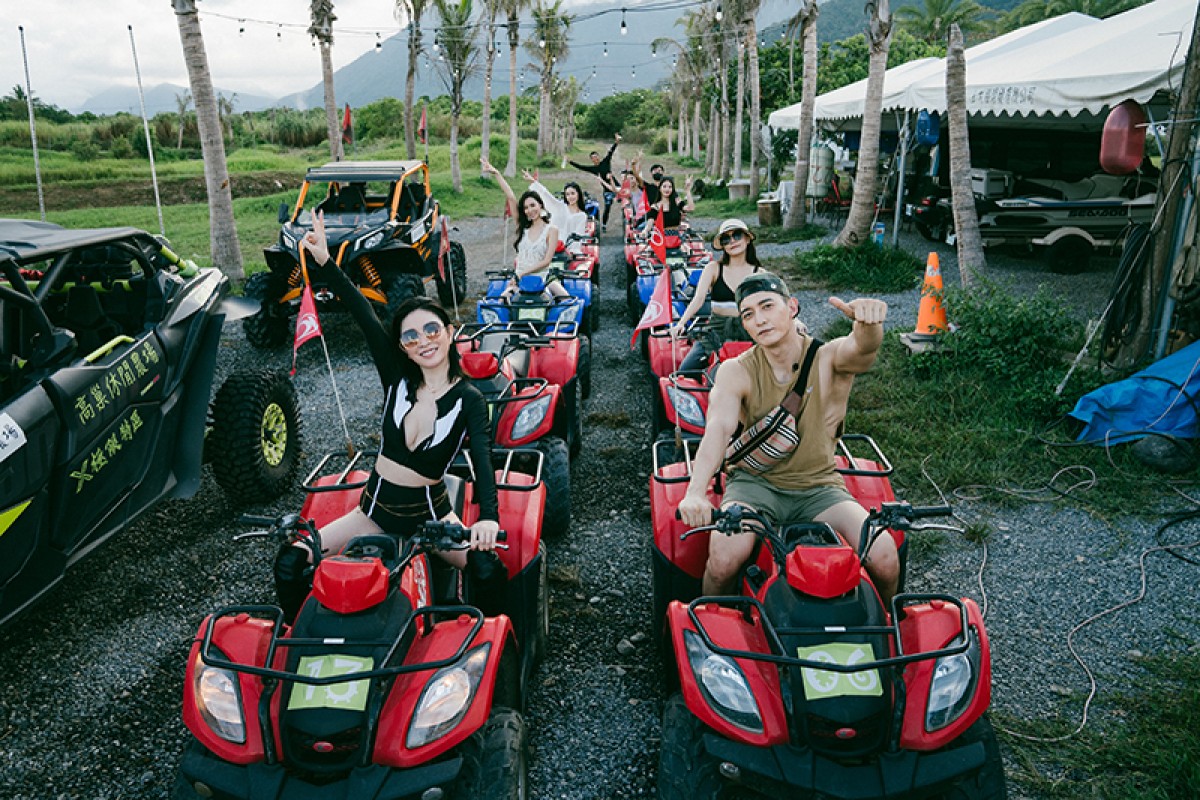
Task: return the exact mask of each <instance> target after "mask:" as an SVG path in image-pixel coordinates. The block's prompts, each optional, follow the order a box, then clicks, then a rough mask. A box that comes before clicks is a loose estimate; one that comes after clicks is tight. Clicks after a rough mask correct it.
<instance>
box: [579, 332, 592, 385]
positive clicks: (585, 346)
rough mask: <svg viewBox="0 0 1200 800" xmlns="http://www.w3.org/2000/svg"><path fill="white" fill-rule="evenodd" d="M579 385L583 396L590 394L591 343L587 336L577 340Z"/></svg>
mask: <svg viewBox="0 0 1200 800" xmlns="http://www.w3.org/2000/svg"><path fill="white" fill-rule="evenodd" d="M578 370H579V386H580V388H581V389H582V390H583V397H584V399H587V398H589V397H591V396H592V343H591V341H590V340H589V339H587V338H582V339H580V340H579V367H578Z"/></svg>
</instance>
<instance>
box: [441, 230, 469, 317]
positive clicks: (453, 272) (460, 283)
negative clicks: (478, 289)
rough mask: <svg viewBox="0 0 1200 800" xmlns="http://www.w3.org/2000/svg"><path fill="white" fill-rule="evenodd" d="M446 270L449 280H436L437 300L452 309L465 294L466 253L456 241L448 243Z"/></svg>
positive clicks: (461, 300) (460, 301) (459, 302)
mask: <svg viewBox="0 0 1200 800" xmlns="http://www.w3.org/2000/svg"><path fill="white" fill-rule="evenodd" d="M446 260H447V264H446V272H447V274H448V275H449V277H450V280H448V281H443V280H442V279H441V278H440V277H439V278H438V281H437V289H438V300H439V301H440V302H441V304H442V306H443V307H444V308H447V309H452V308H454V307H455V306H457V305H459V304H461V303H462V302H463V298H465V297H466V295H467V254H466V252H465V251H463V246H462V245H461V244H459V243H458V242H451V243H450V252H449V253H447V254H446Z"/></svg>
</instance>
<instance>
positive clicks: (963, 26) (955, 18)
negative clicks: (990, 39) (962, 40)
mask: <svg viewBox="0 0 1200 800" xmlns="http://www.w3.org/2000/svg"><path fill="white" fill-rule="evenodd" d="M985 13H986V9H984V8H983V6H981V5H979V4H978V3H976V2H975V0H924V2H922V3H921V4H920V5H912V6H901V7H900V8H897V9H896V24H897V25H898V26H899V28H900V30H904V31H907V32H909V33H911V34H912V35H913V36H914V37H915V38H917V39H920V40H921V41H923V42H928V43H930V44H942V43H944V42H945V41H946V33H947V31H949V30H950V26H951V25H957V26H958V28H959V30H961V31H962V32H963V35H964V36H970V35H971V34H973V33H979V32H982V31H983V30H985V29H986V27H987V23H986V21H985V19H984V15H985Z"/></svg>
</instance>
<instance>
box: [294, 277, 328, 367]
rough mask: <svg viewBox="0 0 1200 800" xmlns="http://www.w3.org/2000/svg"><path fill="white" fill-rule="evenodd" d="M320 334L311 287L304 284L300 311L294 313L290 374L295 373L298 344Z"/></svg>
mask: <svg viewBox="0 0 1200 800" xmlns="http://www.w3.org/2000/svg"><path fill="white" fill-rule="evenodd" d="M322 335H323V334H322V333H321V320H320V318H319V317H318V316H317V304H316V301H315V300H314V299H313V293H312V287H311V286H309V285H308V284H305V285H304V291H303V292H301V294H300V313H299V314H297V315H296V340H295V342H294V343H293V344H292V375H295V374H296V353H298V352H299V351H300V345H302V344H304V343H305V342H307V341H308V340H309V339H315V338H316V337H318V336H322Z"/></svg>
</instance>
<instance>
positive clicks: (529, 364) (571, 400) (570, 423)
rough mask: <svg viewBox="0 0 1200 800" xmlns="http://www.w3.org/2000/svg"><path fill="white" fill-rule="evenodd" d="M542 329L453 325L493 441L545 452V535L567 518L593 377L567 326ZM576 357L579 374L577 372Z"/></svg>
mask: <svg viewBox="0 0 1200 800" xmlns="http://www.w3.org/2000/svg"><path fill="white" fill-rule="evenodd" d="M545 330H546V331H547V332H546V333H544V334H543V333H541V332H540V331H539V330H538V329H537V327H536V326H534V325H533V324H531V323H528V322H512V323H500V324H495V323H491V324H486V325H479V324H474V323H468V324H466V325H463V326H462V327H461V328H459V330H458V334H457V336H456V337H455V344H456V346H457V347H458V350H459V354H460V358H461V364H462V370H463V373H464V374H466V376H467V377H468V378H470V379H471V382H472V383H473V384H474V385H475V388H477V389H479V391H480V392H481V393H482V394H483V396H484V399H486V400H487V402H488V406H489V408H490V412H491V419H492V440H493V445H494V446H496V447H498V448H516V447H536V448H537V449H538V450H539V451H541V453H542V455H543V457H544V466H543V469H542V479H543V482H544V483H545V484H546V514H545V523H544V527H543V530H544V532H545V534H546V535H547V536H550V537H554V536H561V535H563V534H565V533H566V532H567V529H568V528H569V527H570V525H571V463H570V457H571V456H573V455H576V454H578V453H579V450H580V448H581V447H582V443H583V398H584V396H585V395H586V394H587V393H588V389H589V387H588V383H589V382H590V379H591V357H590V355H589V354H590V346H589V343H588V340H587V339H586V338H580V337H578V336H576V335H575V334H574V333H572V332H569V331H568V332H567V333H564V334H562V335H559V334H556V333H555V331H554V328H552V327H550V328H546V329H545ZM576 364H578V369H579V374H578V375H576V374H575V372H574V368H575V365H576Z"/></svg>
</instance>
